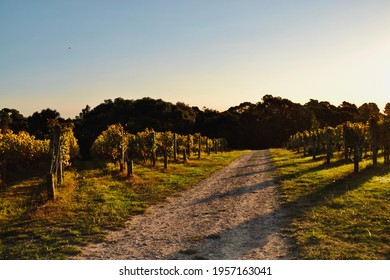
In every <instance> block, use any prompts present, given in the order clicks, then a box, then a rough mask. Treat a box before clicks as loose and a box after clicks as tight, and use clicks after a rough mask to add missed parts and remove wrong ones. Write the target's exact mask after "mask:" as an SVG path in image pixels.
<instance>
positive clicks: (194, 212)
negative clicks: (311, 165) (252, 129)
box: [76, 150, 294, 259]
mask: <svg viewBox="0 0 390 280" xmlns="http://www.w3.org/2000/svg"><path fill="white" fill-rule="evenodd" d="M270 159H271V155H270V153H269V151H267V150H261V151H252V152H249V153H247V154H245V155H243V156H242V157H240V158H238V159H237V160H235V161H234V162H233V163H231V164H230V165H229V166H228V167H225V168H224V169H222V170H220V171H218V172H216V173H214V174H213V175H212V176H211V177H209V178H208V179H205V180H203V181H202V182H200V183H199V184H198V185H196V186H195V187H194V188H192V189H190V190H188V191H185V192H182V193H181V194H179V195H180V196H177V197H171V198H169V199H168V201H167V202H165V203H162V204H159V205H154V206H151V207H150V208H149V209H148V210H147V211H146V212H145V213H144V214H142V215H138V216H134V217H133V218H132V219H131V220H130V221H128V222H127V223H126V226H125V228H124V229H123V230H120V231H114V232H110V233H109V234H108V238H107V241H106V242H104V243H100V244H92V245H89V246H87V247H84V248H83V251H82V253H81V254H80V255H78V256H77V257H76V259H292V258H294V257H293V254H292V253H291V252H289V246H288V244H287V241H286V240H285V239H284V238H283V237H282V228H283V227H284V226H285V225H286V221H287V218H286V213H285V210H284V209H282V208H281V207H280V203H279V197H278V191H277V183H276V182H275V180H274V177H273V171H274V169H273V166H272V163H271V161H270Z"/></svg>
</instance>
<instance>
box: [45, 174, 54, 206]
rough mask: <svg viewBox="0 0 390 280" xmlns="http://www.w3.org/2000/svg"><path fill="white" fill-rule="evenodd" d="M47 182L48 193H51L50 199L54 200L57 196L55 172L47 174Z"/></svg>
mask: <svg viewBox="0 0 390 280" xmlns="http://www.w3.org/2000/svg"><path fill="white" fill-rule="evenodd" d="M46 183H47V193H48V195H49V199H50V200H54V199H55V197H56V189H55V182H54V174H53V173H48V174H47V177H46Z"/></svg>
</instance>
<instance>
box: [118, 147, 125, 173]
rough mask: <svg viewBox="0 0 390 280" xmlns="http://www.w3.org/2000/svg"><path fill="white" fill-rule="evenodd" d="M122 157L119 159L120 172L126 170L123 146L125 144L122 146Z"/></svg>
mask: <svg viewBox="0 0 390 280" xmlns="http://www.w3.org/2000/svg"><path fill="white" fill-rule="evenodd" d="M120 153H121V158H120V159H119V172H123V171H125V149H124V148H123V144H121V146H120Z"/></svg>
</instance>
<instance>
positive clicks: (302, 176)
mask: <svg viewBox="0 0 390 280" xmlns="http://www.w3.org/2000/svg"><path fill="white" fill-rule="evenodd" d="M271 153H272V155H273V161H274V163H275V166H276V168H277V177H278V179H279V181H280V183H281V189H280V191H281V196H282V200H283V206H284V207H286V208H287V209H288V211H289V224H288V226H287V228H286V232H287V235H288V236H289V237H290V238H291V240H292V243H293V244H294V249H295V251H296V252H297V253H298V258H300V259H370V260H376V259H390V245H389V244H390V166H389V165H384V164H382V163H380V164H378V165H376V166H373V165H372V163H371V161H370V160H363V161H362V162H361V163H360V172H359V173H358V174H354V173H353V164H352V163H351V164H344V162H343V160H342V159H341V158H340V159H339V158H338V157H337V156H336V157H335V158H334V159H333V161H332V163H331V164H330V165H326V164H325V159H324V158H321V157H320V158H319V159H317V160H312V158H311V157H303V155H302V154H297V153H293V152H291V151H287V150H282V149H271ZM340 157H342V155H340Z"/></svg>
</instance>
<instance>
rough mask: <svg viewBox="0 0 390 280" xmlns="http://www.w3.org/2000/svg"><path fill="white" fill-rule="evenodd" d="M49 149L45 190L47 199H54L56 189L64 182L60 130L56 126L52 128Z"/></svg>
mask: <svg viewBox="0 0 390 280" xmlns="http://www.w3.org/2000/svg"><path fill="white" fill-rule="evenodd" d="M51 147H52V159H51V166H50V172H49V174H48V175H47V190H48V195H49V199H54V198H55V193H56V190H55V189H56V187H57V186H58V185H62V184H63V181H64V175H63V170H62V156H61V128H60V126H58V125H56V126H55V127H54V131H53V137H52V143H51Z"/></svg>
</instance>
